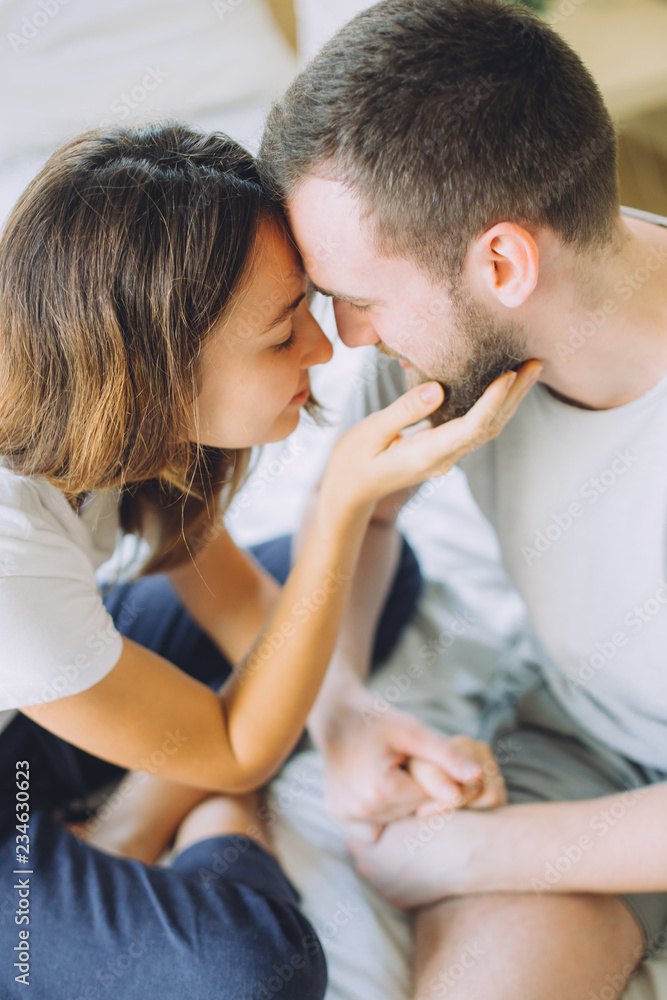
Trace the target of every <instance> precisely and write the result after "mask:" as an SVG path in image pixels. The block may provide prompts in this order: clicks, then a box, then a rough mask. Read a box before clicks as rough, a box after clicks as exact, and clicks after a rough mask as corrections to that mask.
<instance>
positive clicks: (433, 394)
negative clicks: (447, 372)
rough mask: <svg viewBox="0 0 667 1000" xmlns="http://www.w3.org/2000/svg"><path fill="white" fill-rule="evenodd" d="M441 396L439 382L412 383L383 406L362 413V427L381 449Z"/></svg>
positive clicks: (440, 400) (414, 421)
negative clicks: (400, 394)
mask: <svg viewBox="0 0 667 1000" xmlns="http://www.w3.org/2000/svg"><path fill="white" fill-rule="evenodd" d="M444 396H445V391H444V389H443V388H442V386H441V385H440V383H439V382H425V383H424V384H423V385H416V386H414V388H412V389H409V390H408V391H407V392H404V393H403V395H402V396H399V398H398V399H397V400H395V401H394V402H393V403H390V404H389V406H385V408H384V410H378V411H377V413H372V414H371V415H370V416H368V417H366V419H365V420H364V421H363V425H364V428H365V431H366V432H367V433H368V434H371V435H372V436H373V437H374V438H375V440H376V442H377V446H378V450H379V451H381V450H382V449H384V448H386V447H387V445H388V444H389V442H390V441H393V439H394V438H395V437H397V435H398V434H400V433H401V431H402V430H404V429H405V428H406V427H410V426H411V425H412V424H416V423H417V421H419V420H423V419H424V418H425V417H428V415H429V413H433V411H434V410H435V409H436V408H437V407H438V406H440V404H441V403H442V401H443V399H444Z"/></svg>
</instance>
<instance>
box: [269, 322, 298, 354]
mask: <svg viewBox="0 0 667 1000" xmlns="http://www.w3.org/2000/svg"><path fill="white" fill-rule="evenodd" d="M295 340H296V337H295V336H294V327H292V328H291V330H290V335H289V337H288V338H287V339H286V340H281V341H280V343H279V344H274V345H273V350H274V351H288V350H289V349H290V347H293V346H294V342H295Z"/></svg>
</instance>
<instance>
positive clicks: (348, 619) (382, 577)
mask: <svg viewBox="0 0 667 1000" xmlns="http://www.w3.org/2000/svg"><path fill="white" fill-rule="evenodd" d="M399 555H400V537H399V535H398V532H397V530H396V527H395V524H394V523H393V521H390V520H382V519H374V520H372V521H371V522H370V524H369V527H368V530H367V532H366V536H365V538H364V542H363V546H362V549H361V553H360V556H359V562H358V564H357V570H356V573H355V576H354V580H353V581H352V584H351V588H350V593H349V596H348V600H347V604H346V608H345V613H344V617H343V622H342V624H341V629H340V633H339V638H338V642H337V644H336V649H335V651H334V654H333V657H332V659H331V662H330V665H329V669H328V671H327V675H326V678H325V680H324V683H323V685H322V688H321V689H320V693H319V695H318V697H317V701H316V702H315V705H314V706H313V709H312V711H311V713H310V717H309V720H308V725H309V729H310V732H311V735H312V737H313V740H314V741H315V743H316V744H318V745H320V744H321V743H322V742H323V741H325V740H326V738H327V734H328V732H329V731H330V728H331V726H332V725H333V724H334V723H335V717H336V715H337V714H338V713H339V711H340V708H341V706H342V705H347V706H348V707H350V705H352V704H353V703H354V701H355V699H358V698H359V697H363V685H364V683H365V681H366V679H367V677H368V673H369V670H370V663H371V656H372V652H373V642H374V638H375V632H376V629H377V625H378V621H379V619H380V614H381V612H382V608H383V607H384V603H385V601H386V599H387V595H388V593H389V590H390V588H391V584H392V581H393V579H394V576H395V574H396V568H397V565H398V560H399Z"/></svg>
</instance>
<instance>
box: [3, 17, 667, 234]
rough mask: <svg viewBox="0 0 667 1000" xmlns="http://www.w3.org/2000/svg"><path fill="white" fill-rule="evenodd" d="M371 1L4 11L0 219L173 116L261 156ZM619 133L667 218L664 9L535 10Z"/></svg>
mask: <svg viewBox="0 0 667 1000" xmlns="http://www.w3.org/2000/svg"><path fill="white" fill-rule="evenodd" d="M367 6H370V5H369V4H368V3H365V2H363V0H335V2H332V0H115V2H113V3H109V2H108V0H28V2H21V0H0V39H1V40H0V44H1V45H2V57H1V60H0V88H1V90H0V92H1V93H2V95H3V101H2V111H1V112H0V115H1V119H0V219H3V218H4V217H5V216H6V214H7V211H8V209H9V208H10V207H11V205H12V203H13V202H14V200H15V199H16V197H17V195H18V194H19V192H20V190H21V189H22V188H23V187H24V186H25V184H26V183H27V182H28V180H29V179H30V177H31V176H32V174H33V173H34V172H35V171H36V169H37V168H38V167H39V165H40V163H41V162H42V161H43V160H44V159H45V157H46V156H48V154H49V153H50V152H51V150H52V149H53V148H54V146H56V145H57V144H58V143H59V142H61V141H62V140H63V139H65V138H67V137H69V136H71V135H74V134H76V132H78V131H80V130H81V129H83V128H86V127H89V126H93V125H98V124H100V123H102V122H109V123H115V122H121V121H131V120H134V119H141V118H147V117H150V118H154V117H156V116H158V115H172V116H176V117H178V118H184V119H187V120H190V121H194V122H196V123H199V124H201V125H202V126H204V127H206V128H221V129H223V130H225V131H227V132H229V133H230V134H231V135H233V136H234V137H235V138H237V139H239V140H240V141H242V142H245V143H246V144H248V145H249V146H251V147H253V146H255V145H256V143H257V140H258V137H259V133H260V130H261V124H262V120H263V117H264V114H265V111H266V108H267V106H268V105H269V104H270V102H271V100H272V99H273V98H274V97H275V96H276V95H277V94H279V93H280V91H281V90H283V89H284V87H285V86H286V84H287V83H288V82H289V80H290V78H291V77H292V75H293V74H294V73H295V72H296V70H297V68H298V67H299V65H300V64H303V63H304V62H305V61H306V60H307V59H309V58H310V57H311V56H312V55H313V54H314V53H315V52H316V51H317V49H318V48H319V47H320V45H321V44H322V43H323V42H324V41H325V40H326V39H327V38H328V37H329V36H330V35H331V34H332V33H333V32H334V31H335V30H336V29H337V28H338V27H339V25H341V24H342V23H343V22H345V21H346V20H348V19H349V18H350V17H351V16H353V15H354V14H355V13H357V11H359V10H361V9H363V8H364V7H367ZM530 6H534V7H537V8H538V9H539V10H540V12H541V14H542V16H544V17H545V18H546V19H548V20H549V21H550V22H551V23H553V24H554V26H555V27H556V28H557V30H558V31H560V32H562V34H563V35H564V36H565V37H566V38H567V39H568V41H569V42H570V43H571V44H572V45H573V47H574V48H575V49H576V50H577V51H578V52H579V53H580V54H581V55H582V57H583V59H584V61H585V62H586V63H587V65H588V66H589V67H590V69H591V71H592V72H593V75H594V76H595V78H596V79H597V81H598V83H599V85H600V87H601V89H602V92H603V94H604V96H605V98H606V100H607V104H608V106H609V108H610V110H611V113H612V115H613V117H614V119H615V120H616V122H617V123H618V127H619V135H620V145H621V155H620V172H621V187H622V192H623V201H624V203H625V204H628V205H632V206H634V207H635V208H644V209H647V210H649V211H653V212H657V213H660V214H667V0H545V2H543V3H540V2H539V0H535V2H533V3H531V4H530Z"/></svg>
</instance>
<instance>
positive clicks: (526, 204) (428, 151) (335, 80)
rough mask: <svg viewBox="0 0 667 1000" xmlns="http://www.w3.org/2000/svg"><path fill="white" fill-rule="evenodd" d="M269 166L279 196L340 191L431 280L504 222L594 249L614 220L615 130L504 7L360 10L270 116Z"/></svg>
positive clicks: (576, 76) (263, 163)
mask: <svg viewBox="0 0 667 1000" xmlns="http://www.w3.org/2000/svg"><path fill="white" fill-rule="evenodd" d="M260 170H261V172H262V174H263V180H264V182H265V184H266V185H267V187H268V188H269V189H270V191H271V192H272V193H273V194H274V196H276V197H278V198H279V199H281V200H283V201H284V200H285V199H286V198H287V197H288V196H289V195H290V194H291V192H292V191H293V190H294V189H295V187H296V186H297V185H298V184H299V182H300V181H301V180H303V179H304V178H305V177H306V176H308V175H319V176H324V177H330V178H333V179H336V180H340V181H342V182H343V183H344V184H346V185H347V186H349V187H350V189H351V190H353V191H354V192H355V193H356V194H357V195H358V196H359V197H360V201H361V205H362V208H363V214H364V216H365V217H367V218H368V219H369V220H370V222H371V224H372V232H373V235H374V242H375V245H376V247H377V248H378V250H379V251H380V252H381V253H384V254H386V255H388V256H397V257H404V258H407V259H410V260H412V261H414V263H416V264H417V266H418V267H420V268H422V269H424V270H426V271H427V272H428V273H429V275H430V276H431V277H432V278H434V279H435V280H438V281H441V280H442V279H443V278H452V276H454V275H456V274H458V272H459V271H460V269H461V267H462V265H463V261H464V259H465V255H466V252H467V249H468V247H469V246H470V244H471V241H473V240H474V239H476V238H477V237H478V236H480V235H481V234H482V233H484V232H485V231H486V230H487V229H488V228H490V227H491V226H493V225H495V224H496V223H498V222H503V221H512V222H517V223H520V224H524V225H525V224H528V225H529V224H533V225H544V226H549V227H551V228H552V229H553V230H554V231H555V232H556V233H557V234H558V236H559V237H560V238H561V240H562V241H563V243H564V244H566V245H571V246H573V247H576V248H578V249H581V250H590V249H595V248H598V247H601V246H604V245H605V244H606V243H608V242H609V241H611V240H612V239H613V236H614V233H615V223H616V219H617V215H618V201H619V199H618V187H617V176H616V135H615V130H614V126H613V124H612V121H611V118H610V116H609V113H608V111H607V109H606V107H605V105H604V102H603V100H602V96H601V94H600V92H599V90H598V88H597V86H596V84H595V82H594V80H593V78H592V76H591V74H590V73H589V72H588V70H587V69H586V67H585V66H584V64H583V63H582V61H581V59H580V58H579V57H578V56H577V55H576V53H575V52H573V50H572V49H571V48H570V47H569V46H568V45H567V43H566V42H565V41H564V40H563V39H562V38H560V37H559V35H558V34H557V33H556V32H555V31H554V30H553V29H552V28H551V27H549V26H548V25H547V24H546V23H545V22H544V21H542V20H541V19H540V18H539V17H538V16H537V15H535V14H533V13H532V12H530V11H529V10H527V9H526V8H524V7H522V6H520V5H517V4H512V3H506V2H502V0H383V2H381V3H378V4H376V5H375V6H373V7H371V8H370V9H368V10H366V11H363V12H362V13H361V14H359V15H357V17H355V18H354V19H353V20H352V21H350V22H349V24H347V25H346V26H345V27H343V28H342V29H341V30H340V31H339V32H338V34H337V35H335V36H334V38H332V39H331V41H329V42H328V43H327V44H326V45H325V46H324V48H323V49H322V51H321V52H320V53H319V55H317V56H316V57H315V59H313V61H312V62H311V63H310V64H309V65H308V66H307V67H306V68H305V70H304V71H303V72H302V73H300V74H299V76H297V78H296V79H295V80H294V82H293V83H292V85H291V86H290V88H289V90H288V91H287V93H286V94H285V96H284V97H283V98H282V99H281V100H280V101H278V102H277V103H276V104H275V105H274V107H273V108H272V110H271V112H270V115H269V118H268V121H267V125H266V130H265V133H264V137H263V140H262V145H261V150H260Z"/></svg>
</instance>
